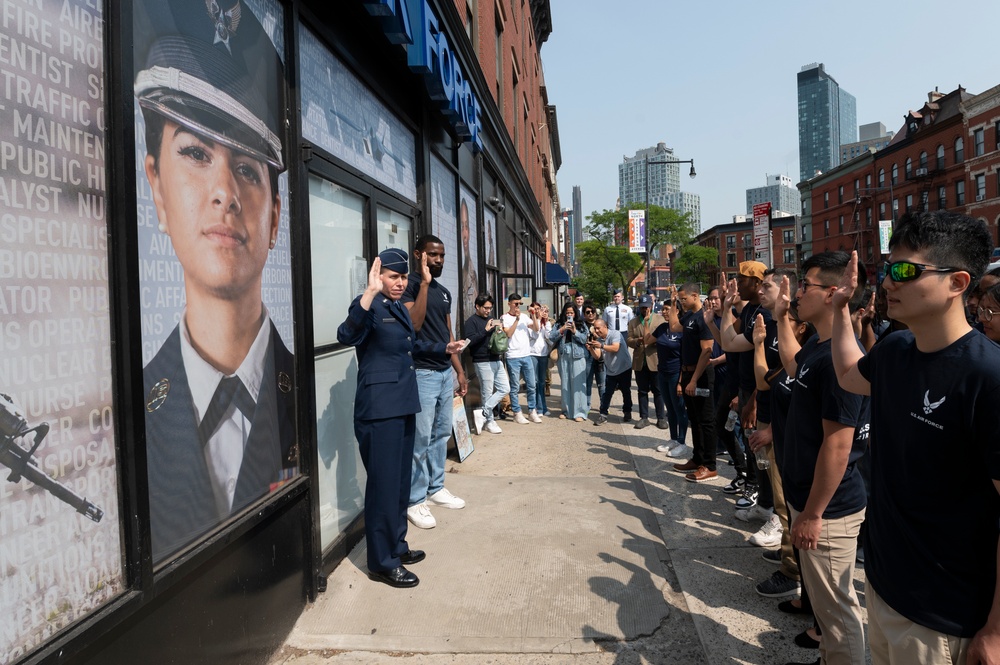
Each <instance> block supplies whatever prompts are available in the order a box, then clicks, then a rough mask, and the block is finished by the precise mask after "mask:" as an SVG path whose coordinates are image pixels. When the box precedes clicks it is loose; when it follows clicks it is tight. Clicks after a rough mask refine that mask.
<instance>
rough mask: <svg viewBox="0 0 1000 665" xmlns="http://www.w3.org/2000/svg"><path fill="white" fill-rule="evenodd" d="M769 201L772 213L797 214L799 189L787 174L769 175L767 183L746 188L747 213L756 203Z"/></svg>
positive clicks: (775, 214)
mask: <svg viewBox="0 0 1000 665" xmlns="http://www.w3.org/2000/svg"><path fill="white" fill-rule="evenodd" d="M768 202H770V203H771V212H772V215H774V216H778V213H786V214H788V215H798V214H799V212H800V209H801V207H802V204H801V203H800V202H799V190H798V189H797V188H796V187H795V185H794V184H792V179H791V178H789V177H788V176H787V175H769V176H767V184H766V185H765V186H763V187H754V188H752V189H748V190H747V215H748V216H749V215H752V214H753V207H754V206H755V205H757V204H758V203H768Z"/></svg>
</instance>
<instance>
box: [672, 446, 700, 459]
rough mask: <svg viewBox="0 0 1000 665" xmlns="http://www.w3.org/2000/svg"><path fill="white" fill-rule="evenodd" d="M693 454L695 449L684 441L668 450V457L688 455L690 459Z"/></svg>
mask: <svg viewBox="0 0 1000 665" xmlns="http://www.w3.org/2000/svg"><path fill="white" fill-rule="evenodd" d="M693 456H694V449H693V448H691V446H688V445H686V444H683V443H682V444H680V445H678V446H675V447H673V448H671V449H670V450H668V451H667V457H675V458H676V457H686V458H688V459H690V458H691V457H693Z"/></svg>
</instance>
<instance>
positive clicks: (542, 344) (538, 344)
mask: <svg viewBox="0 0 1000 665" xmlns="http://www.w3.org/2000/svg"><path fill="white" fill-rule="evenodd" d="M538 328H539V330H538V332H537V333H536V332H535V331H534V330H532V329H531V328H528V339H530V340H531V347H530V350H529V351H528V353H529V355H532V356H547V355H549V352H550V351H552V347H551V346H549V331H550V330H552V322H550V321H546V322H545V325H542V322H541V321H539V322H538ZM532 335H534V337H532Z"/></svg>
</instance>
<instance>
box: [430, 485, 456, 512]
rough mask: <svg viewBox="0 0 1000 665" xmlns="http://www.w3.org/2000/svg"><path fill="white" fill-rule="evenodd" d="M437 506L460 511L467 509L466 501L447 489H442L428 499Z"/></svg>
mask: <svg viewBox="0 0 1000 665" xmlns="http://www.w3.org/2000/svg"><path fill="white" fill-rule="evenodd" d="M427 500H428V501H430V502H431V503H432V504H434V505H435V506H441V507H443V508H451V509H452V510H459V509H461V508H465V500H464V499H459V498H458V497H457V496H455V495H454V494H452V493H451V492H449V491H448V488H447V487H442V488H441V489H439V490H438V491H437V492H434V494H431V495H430V496H429V497H427Z"/></svg>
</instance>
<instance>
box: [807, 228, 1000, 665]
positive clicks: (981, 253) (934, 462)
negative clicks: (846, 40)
mask: <svg viewBox="0 0 1000 665" xmlns="http://www.w3.org/2000/svg"><path fill="white" fill-rule="evenodd" d="M992 244H993V243H992V242H991V234H990V232H989V230H988V229H987V228H986V225H985V224H984V223H983V222H981V221H978V220H975V219H972V218H969V217H965V216H964V215H959V214H956V213H950V212H944V211H936V212H931V213H915V214H908V215H905V216H904V217H903V218H902V219H901V220H900V222H899V224H898V225H897V226H896V228H895V230H894V232H893V234H892V238H891V239H890V241H889V263H888V264H887V265H886V267H885V274H886V277H885V279H883V281H882V286H883V287H884V288H885V291H886V298H887V302H888V315H889V317H890V318H892V319H894V320H899V321H902V322H903V323H905V324H906V325H907V326H909V330H905V331H900V332H896V333H892V334H890V335H888V336H886V337H885V338H883V339H882V340H881V341H879V342H878V343H877V344H876V345H875V346H874V347H873V348H872V350H871V352H870V353H869V355H867V356H863V355H862V354H861V352H860V351H858V349H857V348H856V346H855V345H854V344H853V341H852V339H853V332H852V331H851V322H850V316H849V314H848V310H847V302H848V300H849V294H850V293H851V291H852V290H853V289H854V285H855V284H856V283H857V278H856V277H855V275H854V266H855V265H857V255H854V256H853V257H852V259H851V264H850V265H849V266H848V269H847V271H846V272H845V274H844V277H843V279H842V280H840V285H839V288H837V289H836V290H835V293H834V296H833V299H834V303H833V304H834V311H835V317H834V325H833V361H834V365H835V367H836V372H837V376H838V379H839V382H840V385H842V386H843V387H844V388H846V389H847V390H850V391H852V392H856V393H858V394H864V395H866V394H870V395H871V399H872V423H871V439H872V446H871V477H872V482H871V487H872V490H871V499H870V503H869V509H868V519H869V524H868V528H867V529H866V538H865V540H866V542H865V574H866V577H867V580H868V586H867V589H866V592H865V598H866V604H867V606H868V622H869V641H870V647H871V655H872V662H873V663H875V664H876V665H884V664H886V663H917V662H921V663H932V662H933V663H942V662H952V663H996V662H1000V590H998V589H997V579H998V576H997V532H998V529H997V522H998V519H1000V496H998V492H1000V347H997V346H996V345H995V344H994V343H993V342H991V341H989V340H988V339H987V338H986V337H984V336H983V335H980V334H978V333H976V332H975V331H974V330H972V328H971V327H970V326H969V323H968V321H967V319H966V311H965V298H966V297H967V294H968V293H969V291H970V290H971V288H973V287H974V285H975V283H976V280H977V279H978V278H979V276H980V275H981V274H982V273H983V271H984V270H985V269H986V265H987V263H988V261H989V252H990V247H991V246H992ZM942 451H945V453H946V457H944V459H942V454H941V453H942ZM914 488H919V490H920V491H919V492H914ZM942 524H947V533H948V534H949V535H948V536H947V537H943V532H942V529H941V525H942ZM810 592H811V589H810Z"/></svg>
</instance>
